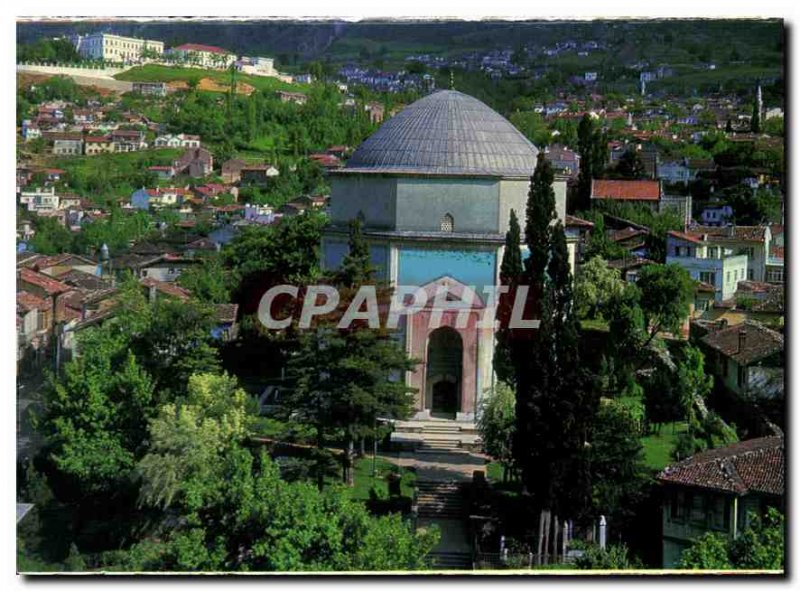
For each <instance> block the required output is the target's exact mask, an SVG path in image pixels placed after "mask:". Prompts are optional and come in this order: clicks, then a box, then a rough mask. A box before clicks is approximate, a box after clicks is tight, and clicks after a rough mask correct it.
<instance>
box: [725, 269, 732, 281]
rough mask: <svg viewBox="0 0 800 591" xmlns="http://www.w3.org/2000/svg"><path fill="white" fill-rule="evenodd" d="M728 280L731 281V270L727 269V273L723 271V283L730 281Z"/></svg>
mask: <svg viewBox="0 0 800 591" xmlns="http://www.w3.org/2000/svg"><path fill="white" fill-rule="evenodd" d="M730 282H731V272H730V271H728V272H727V273H725V283H730Z"/></svg>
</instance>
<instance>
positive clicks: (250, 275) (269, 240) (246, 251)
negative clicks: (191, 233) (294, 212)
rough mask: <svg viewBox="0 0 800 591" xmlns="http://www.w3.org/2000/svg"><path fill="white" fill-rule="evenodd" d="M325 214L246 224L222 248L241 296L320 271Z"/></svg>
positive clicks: (310, 275) (306, 278) (303, 280)
mask: <svg viewBox="0 0 800 591" xmlns="http://www.w3.org/2000/svg"><path fill="white" fill-rule="evenodd" d="M324 224H325V218H324V216H321V215H317V214H314V213H305V214H303V215H299V216H294V217H289V218H284V219H282V220H281V221H280V222H279V223H278V224H275V225H273V226H249V227H246V228H243V229H242V231H241V232H240V233H239V234H238V235H237V236H236V237H235V238H234V239H233V241H232V242H231V243H230V244H229V245H228V247H227V248H226V249H225V251H224V255H223V258H224V264H225V266H226V267H229V268H230V269H231V278H232V282H233V285H237V286H238V292H239V295H240V297H243V296H244V295H245V293H246V292H247V290H248V289H251V290H256V291H258V295H259V297H260V295H261V293H263V292H264V291H265V290H266V289H268V288H269V287H271V286H272V285H276V284H279V283H296V284H297V283H299V284H302V283H304V282H306V281H309V280H311V279H312V278H313V277H315V276H316V275H317V274H318V273H319V245H320V242H321V240H322V228H323V226H324Z"/></svg>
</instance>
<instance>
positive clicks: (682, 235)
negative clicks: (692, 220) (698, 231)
mask: <svg viewBox="0 0 800 591" xmlns="http://www.w3.org/2000/svg"><path fill="white" fill-rule="evenodd" d="M667 234H669V235H670V236H673V237H674V238H678V239H679V240H686V241H687V242H694V243H695V244H702V243H703V241H702V239H700V238H698V237H697V236H695V235H693V234H687V233H686V232H678V231H677V230H670V231H669V232H667Z"/></svg>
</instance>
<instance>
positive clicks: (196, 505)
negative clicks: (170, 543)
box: [138, 373, 252, 512]
mask: <svg viewBox="0 0 800 591" xmlns="http://www.w3.org/2000/svg"><path fill="white" fill-rule="evenodd" d="M249 402H250V399H249V398H248V396H247V394H245V392H244V391H243V390H241V389H239V388H237V385H236V380H235V379H234V378H231V377H228V376H226V375H214V374H210V373H205V374H195V375H193V376H191V377H190V378H189V382H188V385H187V387H186V395H185V396H182V397H181V398H179V399H178V400H177V402H174V403H168V404H166V405H164V406H162V407H161V409H160V410H159V413H158V415H157V416H156V417H154V418H153V419H152V421H151V422H150V426H149V432H150V444H149V446H148V452H147V455H146V456H144V457H143V458H142V459H141V460H140V461H139V466H138V471H139V473H140V474H141V477H142V481H143V486H142V489H141V495H142V500H143V501H144V502H145V503H147V504H149V505H155V506H161V507H163V508H166V507H169V506H171V505H173V504H176V503H177V504H180V505H181V506H183V507H184V508H185V509H186V510H189V511H192V512H194V511H199V510H201V509H202V508H203V505H202V504H201V503H202V501H203V500H204V499H206V498H207V497H208V494H209V493H208V492H207V491H206V490H205V487H207V486H214V484H215V478H218V477H219V473H218V471H219V470H220V468H221V466H220V464H219V463H218V462H217V461H216V460H217V459H218V457H219V455H220V454H223V453H225V450H229V449H230V447H231V446H232V445H233V444H235V443H237V442H239V441H241V440H243V439H244V437H245V436H246V434H247V432H248V429H249V426H250V423H251V422H252V417H251V416H250V414H249V412H248V410H249V409H248V403H249Z"/></svg>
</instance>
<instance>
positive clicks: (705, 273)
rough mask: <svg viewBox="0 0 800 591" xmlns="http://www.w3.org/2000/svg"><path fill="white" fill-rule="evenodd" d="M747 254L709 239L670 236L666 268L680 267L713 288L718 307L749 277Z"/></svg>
mask: <svg viewBox="0 0 800 591" xmlns="http://www.w3.org/2000/svg"><path fill="white" fill-rule="evenodd" d="M747 262H748V257H747V255H746V254H739V253H737V252H736V251H734V249H732V248H730V247H726V246H724V245H720V244H717V243H715V242H713V241H711V240H709V239H708V236H707V235H697V234H694V233H688V232H670V233H669V234H668V235H667V264H672V263H675V264H678V265H680V266H681V267H683V268H684V269H686V271H687V272H688V273H689V275H691V277H692V279H695V280H696V281H701V282H703V283H706V284H708V285H710V286H713V288H714V301H716V302H717V303H719V302H723V301H725V300H729V299H731V298H732V297H733V296H734V294H735V293H736V287H737V285H738V284H739V281H745V280H746V279H747V278H748V277H747Z"/></svg>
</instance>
